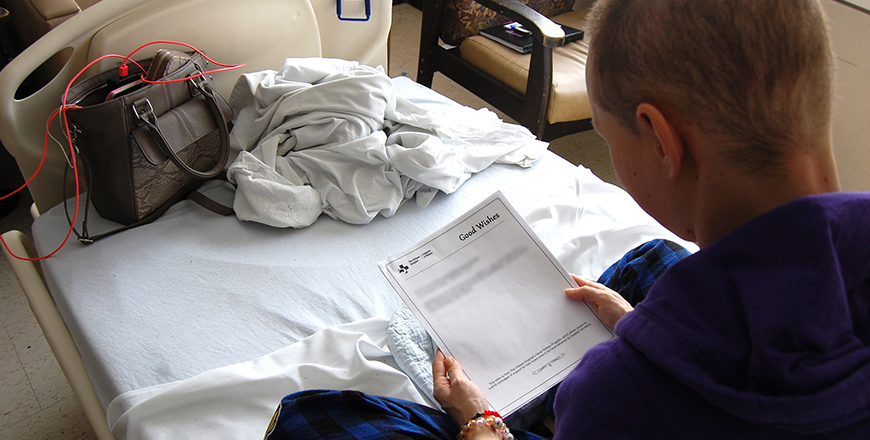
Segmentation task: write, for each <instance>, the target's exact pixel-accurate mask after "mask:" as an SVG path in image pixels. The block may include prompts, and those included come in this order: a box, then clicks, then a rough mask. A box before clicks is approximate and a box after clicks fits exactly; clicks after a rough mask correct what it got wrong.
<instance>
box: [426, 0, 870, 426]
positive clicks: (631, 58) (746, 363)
mask: <svg viewBox="0 0 870 440" xmlns="http://www.w3.org/2000/svg"><path fill="white" fill-rule="evenodd" d="M586 36H587V38H588V39H589V56H588V61H587V70H586V80H587V89H588V90H589V97H590V101H591V104H592V110H593V123H594V125H595V128H596V130H597V131H598V132H599V133H600V134H601V136H602V137H604V139H605V140H606V141H607V143H608V145H609V148H610V155H611V160H612V162H613V166H614V169H615V171H616V174H617V176H618V177H619V180H620V182H621V183H622V185H623V187H624V188H625V189H626V190H627V191H628V192H629V193H630V194H631V195H632V197H633V198H634V199H635V200H636V201H637V202H638V204H640V206H641V207H643V208H644V209H645V210H646V211H647V212H648V213H649V214H650V215H652V216H653V217H654V218H656V219H657V220H658V221H659V222H660V223H662V225H664V226H665V227H667V228H668V229H670V230H671V231H673V232H674V233H676V234H677V235H678V236H680V237H681V238H683V239H686V240H692V241H695V242H697V243H698V245H699V246H700V247H701V250H700V251H698V252H697V253H695V254H694V255H692V256H689V257H687V258H685V259H683V260H682V261H680V262H678V263H676V264H674V265H673V266H672V267H671V268H670V269H668V270H667V271H666V272H665V273H664V274H663V275H662V276H661V277H660V278H659V279H658V280H657V281H656V283H655V284H654V285H653V286H652V288H651V290H650V291H649V293H648V295H647V297H646V299H644V300H643V301H642V302H641V303H640V304H639V305H638V306H637V308H636V309H634V310H632V307H631V306H630V305H628V304H627V303H626V302H625V301H624V300H623V299H622V297H621V296H620V295H619V294H617V293H615V292H613V291H611V290H609V289H607V288H606V287H604V286H602V285H600V284H596V283H590V282H587V281H584V280H582V279H579V278H578V279H577V281H578V283H579V284H580V285H581V287H580V288H579V289H568V291H567V292H566V293H567V294H568V296H570V297H571V298H574V299H578V300H584V299H585V300H587V301H589V302H591V303H593V304H594V305H595V306H596V307H597V309H598V311H599V314H600V315H601V316H602V318H603V319H604V320H605V321H606V322H608V323H609V324H610V325H612V326H615V332H616V334H617V335H618V336H619V339H615V340H612V341H609V342H606V343H603V344H600V345H598V346H597V347H595V348H593V349H592V350H591V351H590V352H588V353H587V354H586V356H585V357H584V359H583V361H582V362H581V363H580V364H579V365H578V366H577V367H576V369H575V370H573V371H572V373H571V374H570V375H569V376H568V377H567V378H566V379H565V380H564V381H563V382H562V384H561V385H560V387H559V390H558V392H557V393H556V400H555V438H556V439H568V438H607V439H613V438H643V439H656V438H678V439H682V438H705V439H710V438H741V439H748V438H759V439H777V438H828V439H831V438H867V436H868V435H870V194H867V193H852V194H846V193H839V192H838V191H839V183H838V179H837V170H836V166H835V163H834V158H833V151H832V150H833V148H832V138H831V107H832V96H833V59H834V57H833V54H832V51H831V47H830V42H829V37H828V32H827V25H826V20H825V17H824V13H823V12H822V9H821V6H820V4H819V2H818V1H816V0H798V1H782V0H703V1H699V0H599V1H598V2H597V3H596V4H595V6H594V8H593V11H592V12H591V13H590V17H589V23H588V26H587V29H586ZM433 370H434V371H435V374H436V382H435V384H436V389H435V396H436V398H438V400H439V402H440V403H441V405H442V406H443V407H444V408H445V410H446V411H447V413H448V414H451V415H452V416H453V419H454V420H455V421H456V422H457V423H464V421H463V419H466V418H467V417H469V414H475V413H476V412H479V411H480V409H481V408H479V407H480V405H481V404H483V403H484V402H482V401H481V398H482V397H483V394H482V393H480V392H479V389H477V388H476V386H474V385H473V384H470V383H466V381H465V378H464V375H462V373H461V366H460V365H459V363H458V362H456V361H455V360H454V359H445V358H444V357H443V356H440V357H439V358H438V359H437V360H436V363H435V366H434V367H433ZM483 431H484V430H481V433H482V434H481V436H480V438H487V437H484V436H483ZM486 434H490V433H486ZM469 438H478V437H469Z"/></svg>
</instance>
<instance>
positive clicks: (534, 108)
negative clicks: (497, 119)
mask: <svg viewBox="0 0 870 440" xmlns="http://www.w3.org/2000/svg"><path fill="white" fill-rule="evenodd" d="M527 1H530V2H534V3H535V4H533V6H537V7H538V9H539V10H541V12H538V11H536V10H535V9H532V8H531V7H529V6H527V5H526V4H524V3H521V2H520V1H519V0H476V2H475V1H473V0H424V1H423V28H422V34H421V38H420V59H419V62H418V67H417V69H418V70H417V82H418V83H420V84H423V85H425V86H427V87H431V86H432V79H433V75H434V73H435V72H441V73H442V74H444V75H445V76H447V77H448V78H450V79H452V80H453V81H455V82H457V83H458V84H459V85H461V86H463V87H465V88H466V89H468V90H469V91H471V92H472V93H474V94H475V95H477V96H479V97H480V98H482V99H483V100H484V101H487V102H488V103H490V104H492V105H493V106H494V107H495V108H497V109H499V110H501V111H503V112H504V113H505V114H507V115H508V116H510V117H511V118H513V119H515V120H516V121H517V122H519V123H520V124H522V125H524V126H526V127H527V128H529V130H531V131H532V132H533V133H534V134H535V135H536V136H537V137H538V138H539V139H541V140H544V141H550V140H553V139H556V138H559V137H562V136H565V135H568V134H571V133H575V132H579V131H585V130H589V129H591V128H592V123H591V118H592V112H591V109H590V107H589V98H588V94H587V93H586V76H585V75H586V48H587V46H586V44H585V42H584V41H583V40H581V41H577V42H571V43H568V44H563V38H564V35H565V34H564V32H563V30H562V28H561V27H560V26H558V24H557V23H559V24H562V25H566V26H571V27H574V28H577V29H583V24H584V21H585V17H586V13H587V12H588V9H582V10H577V11H573V10H572V8H573V5H574V2H573V0H527ZM567 2H570V3H567ZM478 3H479V4H478ZM552 4H556V5H555V7H553V6H552ZM486 9H488V11H487V10H486ZM566 10H567V12H566ZM481 11H483V12H481ZM499 14H501V15H499ZM544 14H553V15H554V16H553V18H552V19H550V18H547V16H545V15H544ZM507 21H517V22H519V23H521V24H522V25H523V27H525V28H526V29H528V30H530V31H531V32H532V34H533V35H534V39H535V42H534V46H533V48H532V52H531V54H525V55H523V54H520V53H519V52H516V51H513V50H512V49H510V48H507V47H505V46H503V45H501V44H499V43H496V42H494V41H492V40H490V39H488V38H485V37H483V36H481V35H477V32H478V31H479V30H480V29H482V28H484V27H488V26H492V25H496V24H502V23H505V22H507ZM457 22H458V23H459V25H458V27H460V28H462V29H461V30H460V31H459V32H456V28H457V24H456V23H457ZM451 32H452V34H451ZM457 34H458V35H457ZM439 40H441V41H444V42H445V43H446V44H444V45H442V44H441V43H440V41H439Z"/></svg>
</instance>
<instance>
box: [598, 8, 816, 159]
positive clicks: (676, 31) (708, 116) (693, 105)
mask: <svg viewBox="0 0 870 440" xmlns="http://www.w3.org/2000/svg"><path fill="white" fill-rule="evenodd" d="M588 20H589V22H588V23H587V30H586V32H587V33H586V35H587V38H588V39H589V58H590V59H589V64H590V67H591V69H592V70H594V72H587V75H594V77H593V78H594V80H595V81H596V84H597V87H596V88H595V90H592V91H590V93H593V96H594V98H595V99H596V101H597V102H598V103H599V104H600V106H601V107H602V108H603V109H604V110H606V111H608V112H610V113H612V114H614V115H615V116H616V117H617V118H618V119H619V120H621V121H622V122H623V123H624V124H625V125H626V126H628V127H632V128H634V129H637V127H636V126H635V120H634V117H635V116H634V112H635V110H636V108H637V105H638V104H640V103H642V102H650V103H653V104H657V105H664V106H667V107H670V108H671V109H673V110H675V111H679V112H681V113H682V114H684V115H686V116H690V117H691V118H692V119H693V120H694V121H695V122H697V123H698V125H699V126H700V127H701V128H702V129H704V130H706V131H707V132H709V133H710V134H715V135H719V136H720V137H719V139H722V140H723V141H724V144H725V145H724V146H725V151H723V152H724V153H725V154H727V155H729V156H731V157H733V159H734V160H735V162H736V163H742V164H746V165H748V166H750V167H752V168H754V169H765V168H767V167H769V166H771V165H775V164H776V163H777V162H778V161H780V160H781V159H782V157H783V154H784V153H786V152H787V151H786V150H787V149H788V148H791V147H793V146H795V145H806V144H807V143H808V142H812V140H813V139H818V138H816V137H815V136H818V135H820V134H824V133H823V132H822V131H821V130H826V131H828V132H829V130H830V118H831V103H832V96H833V90H832V88H833V54H832V52H831V48H830V42H829V37H828V29H827V22H826V19H825V16H824V13H823V12H822V9H821V6H820V5H819V3H818V0H599V1H598V2H597V3H596V4H595V7H594V8H593V11H592V13H590V15H589V19H588Z"/></svg>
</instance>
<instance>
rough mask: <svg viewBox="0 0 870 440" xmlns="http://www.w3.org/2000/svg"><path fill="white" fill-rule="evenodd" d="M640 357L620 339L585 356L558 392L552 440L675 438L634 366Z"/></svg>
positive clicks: (599, 346)
mask: <svg viewBox="0 0 870 440" xmlns="http://www.w3.org/2000/svg"><path fill="white" fill-rule="evenodd" d="M638 358H642V356H641V355H640V354H639V353H638V352H637V351H635V350H634V349H633V348H632V347H631V346H629V345H628V344H626V343H625V342H624V341H621V340H614V341H610V342H606V343H603V344H599V345H598V346H597V347H595V348H593V349H592V350H590V351H589V352H588V353H586V355H585V356H584V358H583V360H582V361H581V362H580V364H579V365H578V366H577V368H576V369H575V370H574V371H573V372H571V374H569V375H568V377H566V378H565V380H564V381H563V382H562V384H561V385H560V387H559V391H558V393H557V394H556V402H555V408H554V409H555V413H556V434H555V437H554V440H567V439H587V438H588V439H595V438H606V439H640V438H643V439H656V438H674V436H673V435H669V433H668V432H667V431H668V426H667V421H666V420H665V419H664V418H663V417H662V416H661V415H660V414H658V410H657V405H656V402H655V401H654V400H650V398H651V396H652V394H650V393H648V392H646V391H647V390H646V386H647V384H646V383H644V381H642V380H641V379H642V378H640V377H637V376H636V373H637V372H636V371H633V370H635V369H634V368H631V366H634V365H637V363H638V361H641V362H643V359H638ZM670 434H673V433H670Z"/></svg>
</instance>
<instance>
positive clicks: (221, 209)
mask: <svg viewBox="0 0 870 440" xmlns="http://www.w3.org/2000/svg"><path fill="white" fill-rule="evenodd" d="M77 156H78V157H79V158H80V159H81V160H82V164H83V165H84V169H85V173H86V180H87V185H88V188H90V187H91V184H92V178H91V177H92V174H91V167H90V166H89V165H88V161H87V159H86V158H85V157H84V156H83V155H77ZM68 170H69V167H64V168H63V182H66V179H67V174H68ZM214 179H215V180H227V179H226V175H219V176H216V177H215V178H214ZM202 183H203V182H201V181H197V180H194V181H192V182H191V184H192V185H197V186H198V185H201V184H202ZM62 186H63V212H64V214H66V221H67V223H69V225H70V226H71V227H72V223H73V220H72V218H71V217H70V216H69V208H68V207H67V196H66V185H62ZM185 198H188V199H190V200H191V201H193V202H194V203H196V204H197V205H199V206H202V207H203V208H205V209H208V210H209V211H211V212H214V213H215V214H219V215H230V214H233V212H234V211H233V208H232V207H231V206H226V205H224V204H222V203H218V202H216V201H214V200H212V199H210V198H208V196H206V195H204V194H203V193H201V192H199V191H198V190H196V191H179V192H178V193H177V194H176V195H175V196H173V197H171V198H170V199H169V200H167V201H165V202H163V204H162V205H160V206H159V207H158V208H157V209H155V210H154V212H152V213H151V214H148V215H147V216H145V217H143V218H142V219H140V220H139V221H137V222H135V223H130V224H129V225H124V226H121V227H120V228H115V229H112V230H109V231H106V232H102V233H99V234H97V235H90V234H89V233H88V211H89V208H90V206H91V191H88V192H87V197H86V198H85V212H84V215H83V216H82V231H81V232H79V231H78V230H76V229H75V228H74V227H73V229H72V231H73V233H74V234H75V235H76V238H78V240H79V241H80V242H82V243H84V244H90V243H93V242H95V241H97V240H99V239H101V238H103V237H107V236H109V235H112V234H116V233H118V232H121V231H126V230H127V229H133V228H135V227H137V226H142V225H144V224H147V223H151V222H153V221H154V220H157V219H158V218H159V217H160V216H161V215H163V214H164V213H165V212H166V211H167V210H169V208H170V207H172V205H174V204H176V203H178V202H179V201H181V200H183V199H185Z"/></svg>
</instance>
